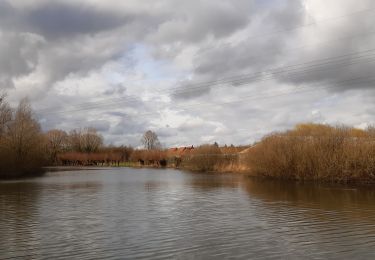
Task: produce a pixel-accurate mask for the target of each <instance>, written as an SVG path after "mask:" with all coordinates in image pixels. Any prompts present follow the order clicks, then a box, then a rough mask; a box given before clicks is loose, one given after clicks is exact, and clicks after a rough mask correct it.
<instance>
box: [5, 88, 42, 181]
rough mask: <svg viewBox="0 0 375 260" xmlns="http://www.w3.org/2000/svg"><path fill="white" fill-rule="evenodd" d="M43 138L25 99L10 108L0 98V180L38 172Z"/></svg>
mask: <svg viewBox="0 0 375 260" xmlns="http://www.w3.org/2000/svg"><path fill="white" fill-rule="evenodd" d="M45 155H46V150H45V139H44V137H43V134H42V132H41V129H40V126H39V124H38V122H37V121H36V120H35V119H34V117H33V115H32V110H31V107H30V105H29V103H28V101H27V100H26V99H24V100H22V101H21V102H20V104H19V105H18V107H17V108H16V109H13V108H12V107H10V106H9V104H8V103H7V102H6V100H5V96H4V95H2V96H1V97H0V177H1V178H14V177H20V176H30V175H34V174H37V173H40V172H41V168H42V166H43V165H44V163H45Z"/></svg>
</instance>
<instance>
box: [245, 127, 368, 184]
mask: <svg viewBox="0 0 375 260" xmlns="http://www.w3.org/2000/svg"><path fill="white" fill-rule="evenodd" d="M247 158H248V159H247V162H248V164H249V167H250V168H251V170H252V173H253V174H256V175H261V176H268V177H277V178H285V179H295V180H324V181H330V182H356V181H361V182H374V181H375V139H374V136H372V135H371V133H370V131H369V130H368V131H364V130H360V129H355V128H348V127H343V126H337V127H331V126H327V125H315V124H304V125H298V126H296V128H295V129H293V130H291V131H287V132H286V133H276V134H272V135H270V136H267V137H265V138H264V139H263V140H262V141H261V142H260V143H259V144H257V145H256V146H254V147H253V148H252V149H249V153H248V156H247Z"/></svg>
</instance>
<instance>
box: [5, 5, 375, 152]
mask: <svg viewBox="0 0 375 260" xmlns="http://www.w3.org/2000/svg"><path fill="white" fill-rule="evenodd" d="M374 7H375V6H374V4H373V2H372V1H370V0H359V1H351V0H332V1H328V2H327V1H323V0H288V1H279V0H272V1H260V0H253V1H248V0H238V1H233V0H223V1H214V0H208V1H175V0H160V1H159V0H155V1H138V0H127V1H120V2H119V1H115V0H107V1H99V0H85V1H74V0H58V1H53V2H52V1H47V0H27V1H25V0H12V1H0V87H1V89H6V90H7V91H8V93H9V97H10V99H11V102H13V103H16V102H17V101H18V100H20V99H21V98H22V97H23V96H29V97H30V99H31V101H32V104H33V106H34V108H35V110H36V114H37V115H38V118H40V120H41V123H42V126H43V129H45V130H48V129H50V128H55V127H61V128H63V129H65V130H69V129H73V128H75V127H84V126H90V125H94V126H95V127H96V128H98V129H99V130H100V131H101V132H102V133H103V135H104V137H105V138H106V140H108V142H111V143H116V144H120V143H128V144H132V145H134V146H138V145H139V139H140V136H141V135H142V133H143V132H144V131H146V130H148V129H152V130H154V131H156V132H157V133H159V136H160V139H161V142H162V143H164V144H165V145H166V146H168V145H175V146H177V145H190V144H199V143H203V142H211V141H218V142H219V143H220V144H225V143H227V144H230V143H234V144H241V143H249V142H252V141H254V140H257V139H259V138H261V136H262V135H264V134H266V133H268V132H270V131H273V130H276V131H279V130H284V129H286V128H288V127H291V126H292V125H293V124H295V123H299V122H305V121H313V122H323V123H338V122H342V123H345V124H353V125H361V126H363V125H370V124H372V122H373V121H374V119H375V118H374V116H373V113H372V111H374V110H375V108H374V105H373V103H374V102H373V100H374V99H373V98H374V97H375V91H374V81H375V79H373V78H372V74H373V71H374V70H375V67H374V66H375V62H374V61H375V59H374V58H375V56H374V55H375V51H374V46H375V31H374V30H373V28H372V27H373V24H374V19H375V18H374V16H373V15H372V11H373V9H374ZM372 80H374V81H372ZM46 111H48V113H46Z"/></svg>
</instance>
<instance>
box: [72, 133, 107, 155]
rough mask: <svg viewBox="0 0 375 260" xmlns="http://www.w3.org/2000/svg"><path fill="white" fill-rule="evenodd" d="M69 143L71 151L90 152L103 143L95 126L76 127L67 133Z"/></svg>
mask: <svg viewBox="0 0 375 260" xmlns="http://www.w3.org/2000/svg"><path fill="white" fill-rule="evenodd" d="M69 145H70V148H71V150H73V151H76V152H85V153H92V152H96V151H98V150H99V148H100V147H101V146H102V145H103V137H102V136H101V135H100V134H98V132H97V131H96V129H95V128H85V129H83V130H82V129H78V130H77V129H76V130H73V131H71V132H70V134H69Z"/></svg>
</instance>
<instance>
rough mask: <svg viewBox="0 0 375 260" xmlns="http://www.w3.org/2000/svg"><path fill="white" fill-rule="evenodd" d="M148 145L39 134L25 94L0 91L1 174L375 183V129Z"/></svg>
mask: <svg viewBox="0 0 375 260" xmlns="http://www.w3.org/2000/svg"><path fill="white" fill-rule="evenodd" d="M141 143H142V144H143V146H144V148H143V149H135V148H133V147H130V146H108V145H107V146H106V145H104V140H103V137H102V136H101V135H100V134H99V133H98V132H97V131H96V130H95V129H93V128H83V129H74V130H71V131H70V132H65V131H62V130H59V129H55V130H50V131H48V132H46V133H44V132H42V130H41V127H40V125H39V123H38V122H37V120H36V119H35V118H34V116H33V112H32V109H31V106H30V104H29V102H28V101H27V99H24V100H22V101H21V102H20V103H19V105H18V107H16V108H13V107H11V106H10V105H9V104H8V103H7V101H6V96H5V95H0V178H1V179H6V178H18V177H29V176H35V175H38V174H41V173H42V172H43V167H44V166H70V167H80V166H94V167H101V166H110V167H171V168H180V169H186V170H192V171H200V172H233V173H241V174H248V175H252V176H260V177H271V178H279V179H287V180H301V181H322V182H340V183H375V128H373V127H369V128H367V129H365V130H362V129H357V128H353V127H347V126H329V125H324V124H312V123H307V124H299V125H297V126H295V127H294V129H292V130H288V131H285V132H280V133H272V134H270V135H268V136H266V137H264V138H263V139H262V140H260V141H259V142H257V143H254V144H251V145H244V146H233V145H224V146H219V145H218V144H217V143H214V144H205V145H200V146H197V147H194V146H192V145H190V146H186V147H172V148H166V149H163V148H162V146H161V144H160V142H159V140H158V136H157V134H156V133H155V132H153V131H147V132H145V133H144V135H143V137H142V140H141Z"/></svg>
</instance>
